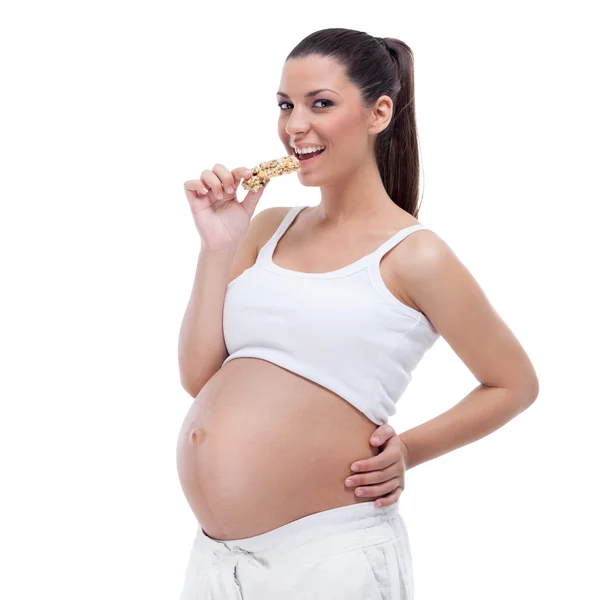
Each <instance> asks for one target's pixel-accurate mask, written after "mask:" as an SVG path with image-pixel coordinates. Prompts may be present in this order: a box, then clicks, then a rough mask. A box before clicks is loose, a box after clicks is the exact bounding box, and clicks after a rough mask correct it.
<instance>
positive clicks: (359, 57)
mask: <svg viewBox="0 0 594 600" xmlns="http://www.w3.org/2000/svg"><path fill="white" fill-rule="evenodd" d="M383 41H384V43H385V46H384V45H383V44H382V43H381V42H380V41H379V40H378V39H377V38H375V37H373V36H371V35H369V34H367V33H365V32H363V31H356V30H353V29H342V28H333V29H321V30H319V31H315V32H314V33H311V34H310V35H308V36H307V37H306V38H304V39H303V40H302V41H301V42H299V44H297V46H295V48H293V50H291V52H290V54H289V55H288V56H287V58H286V59H285V62H286V61H287V60H289V59H297V58H303V57H308V56H311V55H318V56H323V57H326V56H328V57H332V58H334V59H336V60H337V61H338V62H340V63H341V64H343V65H344V67H345V72H346V75H347V77H348V78H349V80H350V81H352V82H353V84H354V85H356V86H357V87H358V88H359V89H360V90H361V98H362V102H363V106H364V108H366V109H370V108H371V106H372V105H373V104H374V103H375V102H376V100H378V98H379V97H380V96H384V95H385V96H389V97H390V98H392V102H393V112H392V120H391V121H390V124H389V125H388V127H386V128H385V129H384V130H383V131H381V132H380V133H379V134H378V135H377V139H376V145H375V158H376V160H377V165H378V168H379V172H380V175H381V178H382V182H383V184H384V187H385V188H386V192H387V193H388V195H389V196H390V198H392V201H393V202H394V203H396V204H397V205H398V206H400V208H402V209H404V210H405V211H406V212H408V213H410V214H411V215H413V217H415V219H416V218H418V212H419V207H420V205H419V197H418V196H419V175H420V173H419V164H420V161H419V146H418V142H417V128H416V119H415V103H414V98H415V92H414V77H413V75H414V73H413V66H414V64H413V53H412V50H411V49H410V48H409V47H408V46H407V45H406V44H405V43H404V42H402V41H400V40H397V39H395V38H385V39H384V40H383Z"/></svg>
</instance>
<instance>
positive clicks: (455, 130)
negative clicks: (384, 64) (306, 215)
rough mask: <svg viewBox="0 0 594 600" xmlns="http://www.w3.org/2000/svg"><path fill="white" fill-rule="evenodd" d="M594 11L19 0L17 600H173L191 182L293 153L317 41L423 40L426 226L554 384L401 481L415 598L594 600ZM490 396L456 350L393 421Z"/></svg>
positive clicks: (10, 363)
mask: <svg viewBox="0 0 594 600" xmlns="http://www.w3.org/2000/svg"><path fill="white" fill-rule="evenodd" d="M585 8H586V3H585V2H582V3H577V2H569V3H568V2H564V3H563V4H561V3H560V2H559V3H555V4H552V3H548V2H526V1H524V2H522V1H519V2H518V1H517V0H516V1H514V2H498V3H496V4H484V3H477V2H472V3H471V2H446V3H444V2H421V1H419V2H414V3H410V2H406V3H401V2H394V1H389V2H388V1H385V0H384V1H378V2H374V3H373V4H369V5H361V4H359V3H357V6H356V7H355V5H353V7H351V8H349V5H348V4H345V3H344V2H321V3H311V4H306V3H293V4H271V5H266V4H239V3H238V4H229V3H212V4H208V5H207V6H204V5H203V4H200V3H198V2H172V1H168V2H131V1H125V0H118V1H117V2H110V1H107V2H101V3H98V2H97V3H88V2H64V1H54V2H45V3H42V2H20V3H19V4H18V7H17V4H16V3H12V7H5V8H3V9H2V13H1V14H0V23H1V25H0V50H1V51H2V63H1V69H2V71H1V82H2V87H3V90H4V91H3V92H2V94H1V96H0V102H1V103H2V106H1V111H0V119H1V124H0V125H1V128H0V129H1V132H0V138H1V141H0V144H1V152H2V156H1V163H0V170H1V173H2V175H1V190H0V193H1V196H0V198H1V201H2V204H1V206H2V209H1V211H2V212H1V219H0V244H1V247H0V250H1V256H2V280H1V281H2V294H1V296H0V298H1V302H2V306H1V311H0V327H1V330H0V334H1V335H0V352H1V356H0V358H1V363H0V364H1V370H2V373H1V379H0V386H1V387H0V395H1V411H2V412H1V415H0V460H1V469H2V470H1V473H2V480H1V483H2V488H3V492H2V494H1V496H0V502H1V504H2V506H1V510H0V560H1V563H0V564H1V572H2V574H1V576H0V596H1V597H2V598H6V599H10V600H21V599H32V598H49V597H52V598H54V597H55V598H60V599H61V600H70V599H77V600H79V599H81V598H84V599H85V600H95V599H104V598H110V600H123V599H126V600H128V599H131V598H143V599H145V600H148V599H160V600H163V599H173V600H176V599H177V597H178V594H179V592H180V590H181V584H182V578H183V574H184V570H185V566H186V561H187V557H188V553H189V549H190V545H191V542H192V539H193V537H194V534H195V530H196V529H195V528H196V522H195V520H194V517H193V515H192V513H191V511H190V509H189V507H188V505H187V503H186V501H185V498H184V496H183V493H182V490H181V487H180V486H179V482H178V478H177V472H176V464H175V448H176V440H177V434H178V431H179V428H180V426H181V422H182V420H183V418H184V416H185V413H186V411H187V409H188V408H189V406H190V404H191V401H192V398H191V397H190V396H189V395H188V394H187V393H186V392H185V391H184V390H183V389H182V387H181V385H180V383H179V374H178V364H177V339H178V333H179V326H180V323H181V319H182V316H183V312H184V310H185V308H186V304H187V301H188V298H189V294H190V291H191V286H192V281H193V276H194V270H195V266H196V260H197V255H198V251H199V248H200V240H199V237H198V234H197V231H196V229H195V227H194V224H193V221H192V219H191V215H190V211H189V208H188V205H187V200H186V198H185V195H184V192H183V183H184V182H185V181H186V180H188V179H193V178H197V177H198V176H199V175H200V174H201V172H202V170H204V169H211V168H212V167H213V165H214V164H215V163H217V162H221V163H223V164H224V165H226V166H228V167H229V168H235V167H238V166H242V167H251V166H253V165H254V164H256V163H257V162H259V161H261V160H268V159H270V158H273V157H276V156H282V155H283V154H284V148H283V146H282V144H281V142H280V140H279V139H278V137H277V132H276V121H277V118H278V112H279V109H278V107H277V102H276V97H275V93H276V91H277V89H278V85H279V81H280V76H281V70H282V66H283V62H284V60H285V57H286V56H287V55H288V53H289V52H290V51H291V49H292V48H293V47H294V46H295V45H296V44H297V43H298V42H299V41H300V40H301V39H302V38H303V37H305V36H306V35H308V34H309V33H312V32H313V31H316V30H318V29H324V28H327V27H347V28H351V29H358V30H363V31H366V32H368V33H370V34H371V35H375V36H382V37H395V38H399V39H402V40H404V41H405V42H406V43H407V44H408V45H409V46H411V48H412V49H413V52H414V54H415V68H416V70H415V84H416V107H417V121H418V134H419V139H420V145H421V158H422V191H423V196H422V205H421V211H420V214H419V220H420V221H421V222H422V223H424V224H425V225H427V226H428V227H429V228H431V229H433V230H434V231H436V232H437V233H438V234H439V235H440V236H441V237H442V238H443V239H444V240H445V241H446V242H447V243H448V244H449V245H450V246H451V247H452V248H453V249H454V251H455V252H456V254H457V255H458V257H459V258H460V259H461V260H462V261H463V262H464V263H465V265H466V266H467V267H468V268H469V269H470V270H471V272H472V273H473V274H474V276H475V277H476V279H477V280H478V281H479V283H480V285H481V286H482V288H483V289H484V291H485V292H486V294H487V296H488V297H489V299H490V301H491V302H492V304H493V306H494V307H495V308H496V309H497V311H498V312H499V314H500V315H501V316H502V317H503V318H504V320H505V321H506V323H507V324H508V325H509V326H510V328H511V329H512V330H513V332H514V333H515V335H516V336H517V337H518V339H519V340H520V342H521V343H522V345H523V346H524V348H525V349H526V351H527V353H528V355H529V356H530V358H531V360H532V361H533V363H534V365H535V368H536V370H537V374H538V376H539V381H540V395H539V397H538V399H537V401H536V403H535V404H534V405H533V406H531V407H530V408H529V409H528V410H527V411H525V412H524V413H522V414H521V415H519V416H518V417H517V418H516V419H514V420H513V421H511V422H510V423H509V424H508V425H506V426H504V427H503V428H501V429H500V430H498V431H496V432H495V433H493V434H491V435H489V436H487V437H486V438H483V439H482V440H480V441H478V442H476V443H474V444H470V445H468V446H466V447H463V448H461V449H458V450H455V451H453V452H451V453H449V454H447V455H445V456H442V457H440V458H437V459H434V460H432V461H429V462H427V463H424V464H422V465H420V466H418V467H416V468H413V469H411V470H410V471H409V472H407V476H406V490H405V492H404V494H403V495H402V500H401V511H402V515H403V517H404V519H405V522H406V524H407V526H408V529H409V534H410V539H411V544H412V551H413V560H414V574H415V587H416V600H434V599H436V598H456V599H457V600H466V599H468V600H476V599H477V598H480V599H481V600H491V599H493V600H495V599H500V598H506V600H524V599H526V598H539V599H553V598H555V599H557V598H571V599H581V598H592V597H594V592H593V584H592V578H591V573H590V570H591V560H592V535H593V533H594V531H593V527H592V510H593V509H592V502H593V500H594V497H593V494H592V486H591V473H592V470H591V459H592V457H593V453H592V449H591V448H592V438H591V428H592V401H593V400H594V397H593V396H594V394H593V393H592V387H591V374H592V356H593V349H592V336H593V333H594V331H593V326H592V315H591V312H590V309H591V307H592V302H593V297H592V292H591V283H592V271H593V270H592V255H593V252H592V233H591V232H592V226H591V217H592V210H591V206H592V201H593V200H594V198H593V186H592V178H591V174H592V158H593V156H592V134H593V133H594V128H593V127H592V125H593V123H592V106H593V105H594V101H593V100H594V99H593V98H592V90H591V87H590V86H591V80H592V66H591V65H592V58H593V56H592V54H593V52H592V45H591V27H590V25H591V23H590V22H588V21H587V19H586V18H585V12H584V9H585ZM347 15H351V16H347ZM273 183H274V184H273V185H271V186H270V188H269V189H268V190H267V191H266V192H265V194H264V196H263V199H262V201H261V203H260V204H259V205H258V207H257V211H258V212H259V211H260V210H262V209H264V208H268V207H270V206H294V205H302V204H308V205H311V206H313V205H315V204H317V203H318V201H319V189H318V188H306V187H302V186H301V185H300V183H299V181H298V178H297V177H291V176H289V177H283V178H279V179H278V180H275V181H274V182H273ZM240 191H241V192H242V193H243V194H245V192H243V190H240ZM241 198H242V195H241V194H240V199H241ZM477 383H478V382H477V381H476V380H475V379H474V378H473V376H472V374H471V373H470V372H469V370H468V369H467V368H466V367H465V365H464V364H463V363H462V362H461V361H460V360H459V359H458V357H457V356H456V355H455V354H454V353H453V351H452V350H451V348H450V347H449V346H448V345H447V343H446V342H445V341H444V340H443V339H440V340H439V341H438V343H437V344H436V345H435V346H434V347H433V348H432V349H431V350H430V352H429V353H428V354H427V356H426V358H425V359H424V361H423V362H422V363H421V364H420V365H419V367H418V368H417V370H416V371H415V374H414V378H413V381H412V383H411V385H410V386H409V388H408V390H407V392H406V394H405V396H404V397H403V398H402V399H401V401H400V403H399V405H398V409H397V413H396V415H395V416H394V417H393V418H392V420H391V421H390V423H391V424H392V425H393V426H394V428H395V429H396V431H397V432H399V433H400V432H402V431H404V430H406V429H409V428H411V427H413V426H415V425H417V424H420V423H422V422H424V421H427V420H429V419H431V418H432V417H434V416H436V415H437V414H439V413H441V412H444V411H445V410H447V409H448V408H449V407H451V406H452V405H453V404H455V403H457V402H458V401H460V400H461V399H462V398H463V397H464V396H465V395H466V394H467V393H468V392H469V391H470V390H471V389H473V388H474V387H475V386H476V385H477ZM396 417H397V419H396ZM304 493H306V490H304Z"/></svg>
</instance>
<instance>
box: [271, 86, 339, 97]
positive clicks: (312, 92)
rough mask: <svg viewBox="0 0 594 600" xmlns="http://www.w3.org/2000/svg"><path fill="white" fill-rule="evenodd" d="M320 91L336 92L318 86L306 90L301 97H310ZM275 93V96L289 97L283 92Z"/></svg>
mask: <svg viewBox="0 0 594 600" xmlns="http://www.w3.org/2000/svg"><path fill="white" fill-rule="evenodd" d="M320 92H332V93H334V94H337V93H338V92H335V91H334V90H331V89H330V88H320V89H319V90H313V91H311V92H307V94H304V95H303V97H304V98H311V97H312V96H316V95H317V94H319V93H320ZM276 95H277V96H282V97H283V98H289V95H288V94H285V93H284V92H276Z"/></svg>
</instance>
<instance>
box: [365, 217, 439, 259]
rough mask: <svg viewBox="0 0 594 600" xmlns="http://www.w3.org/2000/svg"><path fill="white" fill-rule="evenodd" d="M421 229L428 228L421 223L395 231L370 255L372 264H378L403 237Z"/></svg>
mask: <svg viewBox="0 0 594 600" xmlns="http://www.w3.org/2000/svg"><path fill="white" fill-rule="evenodd" d="M421 229H427V230H429V228H428V227H426V226H425V225H423V224H422V223H418V224H417V225H410V226H409V227H405V228H404V229H401V230H400V231H397V232H396V233H395V234H394V235H393V236H392V237H391V238H389V239H388V240H386V241H385V242H384V243H383V244H382V245H381V246H380V247H379V248H378V249H377V250H376V251H375V252H373V253H372V255H371V256H372V259H373V262H374V263H379V262H380V260H381V259H382V257H383V256H384V254H386V252H388V250H391V249H392V248H394V246H396V245H397V244H398V243H399V242H401V241H402V240H403V239H404V238H405V237H407V236H409V235H410V234H411V233H413V232H415V231H419V230H421Z"/></svg>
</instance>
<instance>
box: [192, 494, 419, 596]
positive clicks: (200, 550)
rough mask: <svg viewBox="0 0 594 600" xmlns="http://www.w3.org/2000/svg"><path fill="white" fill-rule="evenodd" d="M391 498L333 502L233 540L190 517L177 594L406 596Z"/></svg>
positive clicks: (398, 521)
mask: <svg viewBox="0 0 594 600" xmlns="http://www.w3.org/2000/svg"><path fill="white" fill-rule="evenodd" d="M399 504H400V500H398V502H396V503H395V504H391V505H390V506H385V507H380V508H377V507H375V506H374V504H373V502H369V501H366V502H360V503H357V504H352V505H349V506H341V507H339V508H333V509H330V510H325V511H322V512H319V513H314V514H312V515H307V516H306V517H303V518H301V519H297V520H296V521H291V522H290V523H287V524H286V525H282V526H281V527H277V528H276V529H272V530H271V531H267V532H265V533H262V534H260V535H256V536H253V537H248V538H242V539H238V540H216V539H214V538H211V537H209V536H208V535H207V534H206V533H205V532H204V530H203V529H202V527H201V526H200V524H198V531H197V533H196V537H195V539H194V543H193V545H192V549H191V552H190V559H189V562H188V566H187V568H186V575H185V581H184V585H183V590H182V593H181V596H180V600H277V599H278V600H280V599H282V600H318V599H319V600H413V571H412V559H411V553H410V544H409V539H408V532H407V530H406V526H405V524H404V521H403V519H402V517H401V516H400V512H399Z"/></svg>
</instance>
